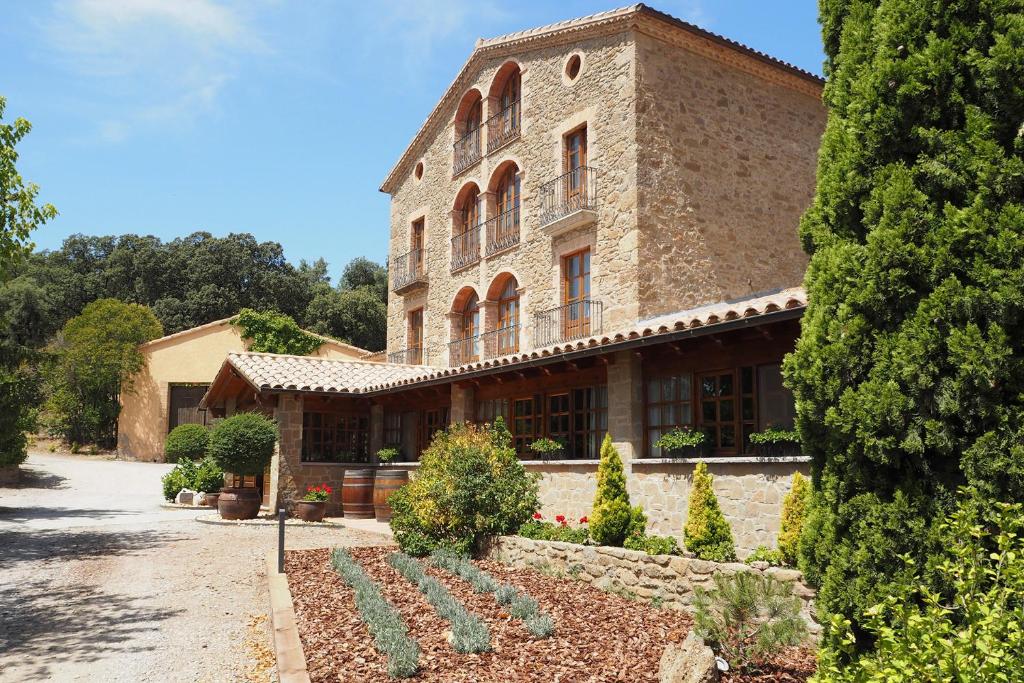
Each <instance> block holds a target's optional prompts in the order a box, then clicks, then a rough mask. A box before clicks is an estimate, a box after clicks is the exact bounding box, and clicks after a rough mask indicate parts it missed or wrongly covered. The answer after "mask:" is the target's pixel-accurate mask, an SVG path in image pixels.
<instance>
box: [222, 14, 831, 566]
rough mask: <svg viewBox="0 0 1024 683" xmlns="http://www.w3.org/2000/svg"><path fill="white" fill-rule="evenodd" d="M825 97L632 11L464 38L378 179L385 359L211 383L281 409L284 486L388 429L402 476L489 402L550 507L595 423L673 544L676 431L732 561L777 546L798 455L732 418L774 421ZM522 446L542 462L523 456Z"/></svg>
mask: <svg viewBox="0 0 1024 683" xmlns="http://www.w3.org/2000/svg"><path fill="white" fill-rule="evenodd" d="M821 88H822V81H821V80H820V79H819V78H818V77H816V76H814V75H812V74H809V73H807V72H804V71H801V70H800V69H797V68H795V67H793V66H791V65H788V64H785V63H783V62H780V61H778V60H776V59H773V58H771V57H769V56H767V55H764V54H761V53H758V52H756V51H754V50H751V49H749V48H746V47H744V46H742V45H739V44H737V43H735V42H733V41H730V40H728V39H726V38H723V37H721V36H717V35H715V34H712V33H709V32H707V31H704V30H702V29H700V28H698V27H696V26H693V25H691V24H688V23H685V22H683V21H680V20H678V19H675V18H673V17H670V16H668V15H666V14H663V13H661V12H658V11H656V10H653V9H651V8H648V7H645V6H643V5H634V6H631V7H627V8H624V9H620V10H614V11H610V12H605V13H601V14H596V15H593V16H589V17H584V18H581V19H577V20H573V21H568V22H563V23H560V24H555V25H551V26H545V27H541V28H537V29H533V30H529V31H524V32H521V33H515V34H510V35H507V36H502V37H499V38H495V39H491V40H481V41H478V42H477V45H476V48H475V49H474V50H473V52H472V54H471V55H470V56H469V59H468V60H467V62H466V64H465V65H464V66H463V68H462V70H461V71H460V72H459V74H458V75H457V76H456V77H455V80H454V81H453V82H452V84H451V85H450V86H449V88H448V89H447V90H446V91H445V93H444V94H443V96H442V97H441V99H440V101H439V102H438V104H437V105H436V107H435V108H434V109H433V111H432V112H431V113H430V114H429V116H428V117H427V119H426V121H425V122H424V124H423V126H422V127H421V128H420V130H419V132H418V133H417V134H416V136H415V137H414V139H413V140H412V142H411V143H410V144H409V146H408V148H407V149H406V150H405V152H404V153H403V155H402V156H401V158H400V159H399V160H398V162H397V163H396V164H395V165H394V167H393V169H392V170H391V172H390V173H389V174H388V176H387V178H386V179H385V180H384V183H383V185H382V186H381V190H382V191H384V192H386V193H388V194H389V195H390V196H391V200H392V201H391V226H390V249H389V251H390V258H389V262H390V269H391V272H390V286H391V294H390V297H389V302H388V342H387V347H388V348H387V351H388V356H387V360H388V362H387V363H381V364H377V365H376V366H370V365H368V364H360V363H342V362H340V361H339V362H332V361H316V360H308V359H290V360H287V362H286V360H285V359H280V358H274V357H257V356H254V355H252V354H234V355H231V356H229V358H228V360H227V362H226V363H225V365H224V367H223V368H222V370H221V374H220V375H219V379H218V381H217V382H215V384H214V388H213V389H211V392H210V394H208V395H207V398H206V399H205V400H206V401H207V402H208V404H209V405H210V406H211V407H213V408H214V409H215V410H217V409H218V407H217V406H218V400H219V399H218V397H219V396H221V395H222V394H223V393H224V392H236V394H235V395H237V396H238V397H244V398H243V400H248V401H252V402H253V403H254V404H255V403H256V402H259V404H260V405H263V406H266V407H268V409H269V408H273V410H275V411H276V413H277V415H278V418H279V422H280V423H281V425H282V428H283V434H284V436H283V438H282V441H281V446H280V450H281V453H280V455H279V456H278V461H277V462H276V464H275V466H274V467H275V468H276V471H277V474H276V475H274V476H275V477H276V478H275V486H276V490H277V492H278V494H279V496H281V497H283V498H284V499H288V498H290V497H293V496H294V495H295V494H296V492H297V491H299V490H302V487H304V486H305V485H306V484H307V483H310V482H318V481H320V480H333V481H337V480H338V477H340V474H341V472H342V471H343V470H344V468H345V466H346V465H347V464H349V463H351V462H353V461H355V462H365V463H369V464H371V465H372V464H373V461H374V456H373V454H374V453H375V452H376V450H377V449H378V448H380V447H381V446H384V445H393V446H396V447H398V448H400V450H401V451H402V453H403V460H404V461H405V462H404V463H402V464H398V465H392V466H398V467H408V468H410V469H414V468H415V466H416V463H415V461H416V458H417V457H418V454H419V453H420V451H421V450H422V449H423V448H424V447H425V445H426V444H427V443H428V442H429V439H430V437H431V436H432V434H433V433H434V432H435V431H437V430H438V429H440V428H442V427H443V426H445V425H447V424H449V423H451V422H454V421H462V420H473V421H481V422H483V421H490V420H492V419H494V417H495V416H497V415H502V416H504V418H505V420H506V422H507V423H508V424H509V426H510V428H511V430H512V432H513V436H514V441H515V445H516V448H517V449H518V451H519V453H520V455H521V457H522V458H523V459H524V460H525V461H526V462H527V466H528V467H529V468H530V469H534V470H537V471H540V472H542V473H543V475H544V477H543V483H542V498H543V502H544V511H545V513H548V514H550V515H554V514H557V513H563V514H566V515H568V516H572V517H575V516H579V515H583V514H587V513H589V511H590V506H591V501H592V498H593V494H594V491H595V472H596V467H597V457H598V453H597V450H598V446H599V444H600V441H601V438H602V437H603V436H604V434H605V433H606V432H608V433H610V434H611V435H612V438H613V440H614V442H615V444H616V446H617V447H618V449H619V452H620V453H621V454H622V457H623V459H624V461H625V463H626V468H627V477H628V483H629V488H630V493H631V496H632V497H633V501H634V503H640V504H642V505H643V506H644V508H645V509H646V511H647V513H648V515H649V516H650V518H651V522H652V524H653V527H654V529H655V530H656V531H657V532H659V533H666V534H674V535H679V534H680V533H681V528H682V524H683V520H684V516H685V509H686V502H687V493H688V487H689V484H690V480H691V475H692V470H693V466H694V463H695V462H696V460H695V459H694V458H686V457H678V454H669V453H661V452H660V450H659V449H658V448H657V447H656V445H655V442H656V441H657V439H658V437H659V436H660V435H661V434H663V433H665V432H667V431H670V430H672V429H673V428H675V427H693V428H694V429H697V430H699V431H702V432H704V433H706V434H707V435H708V438H709V439H710V445H709V447H708V449H707V452H706V453H704V454H703V457H705V459H707V460H708V461H709V463H710V469H711V471H712V472H713V473H714V474H715V475H716V490H717V491H718V494H719V498H720V500H721V502H722V505H723V508H724V510H725V512H726V514H727V516H728V517H729V519H730V521H731V522H732V524H733V528H734V532H735V534H736V537H737V541H738V545H739V547H740V550H741V552H743V551H749V550H752V549H753V548H754V547H755V546H757V545H759V544H767V545H772V544H773V543H774V541H775V533H776V532H777V529H778V517H779V510H780V502H781V497H782V495H784V493H785V491H786V490H787V489H788V486H789V478H790V476H791V474H792V473H793V472H794V471H796V470H798V469H803V468H805V467H806V465H805V459H804V458H802V457H801V456H799V455H796V456H787V457H764V456H762V455H758V454H756V453H755V452H754V449H753V448H752V447H751V444H750V441H749V435H750V434H751V433H753V432H755V431H759V430H762V429H764V428H766V427H768V426H786V425H788V424H790V423H791V421H792V414H793V406H792V398H791V397H790V396H789V395H788V394H787V392H786V390H785V389H784V388H783V387H782V384H781V376H780V371H779V367H780V362H781V360H782V358H783V356H784V355H785V353H786V352H788V351H789V350H791V349H792V348H793V344H794V341H795V339H796V336H797V334H798V329H799V324H798V318H799V316H800V315H801V313H802V311H803V308H804V307H805V305H806V300H805V295H804V292H803V290H802V289H800V288H799V286H798V285H799V283H800V282H801V280H802V277H803V272H804V268H805V266H806V258H805V256H804V254H803V252H802V250H801V248H800V244H799V240H798V237H797V224H798V221H799V217H800V214H801V213H802V211H803V210H804V208H805V207H806V206H807V205H808V204H809V203H810V200H811V197H812V194H813V190H814V179H815V164H816V153H817V148H818V144H819V139H820V136H821V133H822V131H823V129H824V124H825V110H824V107H823V105H822V103H821ZM229 387H231V388H229ZM324 425H331V426H330V427H325V426H324ZM339 425H340V426H339ZM327 432H330V435H327ZM540 437H548V438H551V439H554V440H556V441H558V442H559V443H561V444H562V446H563V448H562V452H561V454H560V455H558V456H557V457H556V458H554V459H549V460H546V461H539V460H536V459H535V456H534V455H533V454H532V452H531V450H530V449H529V446H530V444H531V443H532V442H533V441H535V440H536V439H538V438H540ZM331 439H334V441H331V443H332V444H333V445H329V446H327V445H324V444H326V443H327V442H328V441H330V440H331Z"/></svg>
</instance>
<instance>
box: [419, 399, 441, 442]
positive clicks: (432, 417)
mask: <svg viewBox="0 0 1024 683" xmlns="http://www.w3.org/2000/svg"><path fill="white" fill-rule="evenodd" d="M447 426H448V409H447V408H432V409H429V410H424V411H423V424H422V437H423V438H422V440H421V442H422V444H423V448H427V447H428V446H430V442H431V441H433V440H434V435H435V434H437V433H438V432H439V431H441V430H442V429H444V428H445V427H447Z"/></svg>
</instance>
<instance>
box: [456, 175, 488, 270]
mask: <svg viewBox="0 0 1024 683" xmlns="http://www.w3.org/2000/svg"><path fill="white" fill-rule="evenodd" d="M480 200H481V198H480V188H478V187H477V186H476V184H475V183H470V184H469V185H468V186H467V187H465V188H463V190H462V192H460V193H459V197H458V198H457V199H456V204H455V212H454V213H453V214H452V233H453V234H452V270H453V271H455V270H458V269H460V268H465V267H466V266H468V265H471V264H473V263H476V262H477V261H479V260H480V222H481V215H482V212H481V206H480V204H481V201H480Z"/></svg>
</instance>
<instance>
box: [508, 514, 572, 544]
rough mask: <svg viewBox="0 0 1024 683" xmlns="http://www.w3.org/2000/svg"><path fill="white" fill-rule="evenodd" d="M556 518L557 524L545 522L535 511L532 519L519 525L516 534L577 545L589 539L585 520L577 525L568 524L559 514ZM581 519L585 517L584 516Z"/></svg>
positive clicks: (537, 539) (538, 539)
mask: <svg viewBox="0 0 1024 683" xmlns="http://www.w3.org/2000/svg"><path fill="white" fill-rule="evenodd" d="M555 519H556V520H558V523H557V524H553V523H551V522H546V521H544V519H543V518H542V517H541V516H540V513H537V514H535V515H534V516H533V519H531V520H530V521H528V522H526V523H525V524H523V525H522V526H521V527H519V531H518V532H517V533H518V535H520V536H522V537H523V538H532V539H534V540H536V541H561V542H563V543H577V544H579V545H586V544H587V543H588V542H589V541H590V530H589V529H588V528H587V527H586V526H585V522H582V520H581V525H580V526H577V527H573V526H569V523H568V522H567V521H565V517H563V516H562V515H559V516H558V517H556V518H555ZM583 519H586V518H585V517H584V518H583Z"/></svg>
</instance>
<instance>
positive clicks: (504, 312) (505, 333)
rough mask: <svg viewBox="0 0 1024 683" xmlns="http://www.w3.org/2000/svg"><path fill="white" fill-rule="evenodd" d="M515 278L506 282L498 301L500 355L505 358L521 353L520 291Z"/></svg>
mask: <svg viewBox="0 0 1024 683" xmlns="http://www.w3.org/2000/svg"><path fill="white" fill-rule="evenodd" d="M518 284H519V283H518V282H516V279H515V278H514V277H510V278H508V280H506V281H505V287H504V288H503V289H502V290H501V297H500V298H499V299H498V326H497V337H498V340H497V341H498V353H497V355H499V356H503V355H506V354H509V353H516V352H518V351H519V289H518Z"/></svg>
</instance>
